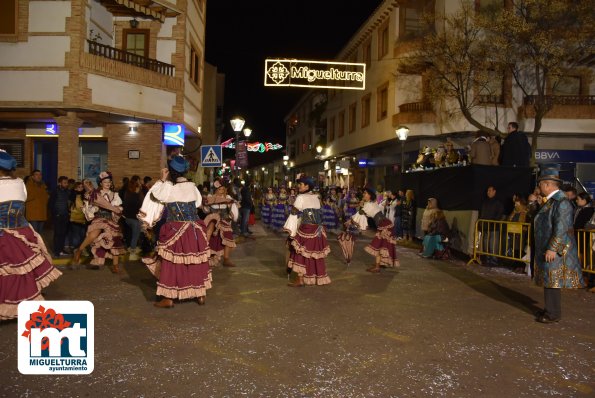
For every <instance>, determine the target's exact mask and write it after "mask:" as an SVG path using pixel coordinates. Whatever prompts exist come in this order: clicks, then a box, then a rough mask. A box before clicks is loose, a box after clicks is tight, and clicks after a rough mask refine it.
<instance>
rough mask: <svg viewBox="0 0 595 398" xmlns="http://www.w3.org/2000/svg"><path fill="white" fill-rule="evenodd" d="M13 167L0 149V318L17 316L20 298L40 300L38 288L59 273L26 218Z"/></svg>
mask: <svg viewBox="0 0 595 398" xmlns="http://www.w3.org/2000/svg"><path fill="white" fill-rule="evenodd" d="M16 166H17V162H16V160H15V159H14V158H13V157H12V156H11V155H10V154H8V153H7V152H5V151H3V150H0V248H1V251H0V253H1V260H0V263H1V267H0V271H2V272H0V321H4V320H8V319H14V318H17V315H18V305H19V303H20V302H22V301H34V300H43V299H44V298H43V296H42V295H41V289H43V288H44V287H46V286H48V285H49V284H50V283H51V282H53V281H54V280H56V279H57V278H58V277H59V276H60V275H62V273H61V272H60V271H58V270H57V269H56V268H54V266H53V265H52V258H51V257H50V255H49V254H48V252H47V249H46V247H45V244H44V243H43V239H42V238H41V236H40V235H39V234H38V233H37V232H35V230H33V228H32V227H31V226H30V224H29V223H28V222H27V220H26V219H25V201H26V200H27V191H26V189H25V184H24V182H23V180H21V179H20V178H16V177H15V176H14V171H15V169H16ZM40 179H41V177H40Z"/></svg>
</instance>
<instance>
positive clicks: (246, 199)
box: [240, 183, 254, 209]
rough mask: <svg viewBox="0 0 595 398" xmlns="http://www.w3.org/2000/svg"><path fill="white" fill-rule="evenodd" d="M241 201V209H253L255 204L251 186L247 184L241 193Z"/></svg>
mask: <svg viewBox="0 0 595 398" xmlns="http://www.w3.org/2000/svg"><path fill="white" fill-rule="evenodd" d="M240 195H241V201H240V207H241V208H243V209H252V208H253V207H254V202H253V201H252V193H251V192H250V185H249V184H247V183H246V185H244V186H243V187H242V189H241V191H240Z"/></svg>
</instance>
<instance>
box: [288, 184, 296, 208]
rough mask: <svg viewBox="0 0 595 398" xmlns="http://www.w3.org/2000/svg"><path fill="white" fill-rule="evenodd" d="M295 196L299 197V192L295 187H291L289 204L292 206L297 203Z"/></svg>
mask: <svg viewBox="0 0 595 398" xmlns="http://www.w3.org/2000/svg"><path fill="white" fill-rule="evenodd" d="M295 198H297V193H296V191H295V188H291V189H290V190H289V196H288V198H287V204H288V205H289V207H290V208H291V206H293V204H294V203H295Z"/></svg>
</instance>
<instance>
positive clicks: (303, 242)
mask: <svg viewBox="0 0 595 398" xmlns="http://www.w3.org/2000/svg"><path fill="white" fill-rule="evenodd" d="M330 252H331V248H330V247H329V245H328V242H327V240H326V230H325V229H324V227H323V226H322V225H316V224H302V225H300V227H299V228H298V230H297V233H296V235H295V236H294V237H293V238H292V239H291V243H290V246H289V263H288V264H287V266H288V267H289V268H291V269H292V270H293V271H294V272H296V273H297V274H298V275H300V276H302V277H303V278H304V283H305V284H306V285H327V284H329V283H331V278H329V276H328V275H327V273H326V264H325V262H324V259H325V258H326V256H328V254H329V253H330Z"/></svg>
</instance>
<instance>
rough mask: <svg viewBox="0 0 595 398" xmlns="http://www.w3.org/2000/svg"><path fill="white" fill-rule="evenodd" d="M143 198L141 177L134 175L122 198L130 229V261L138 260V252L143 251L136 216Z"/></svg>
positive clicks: (124, 213)
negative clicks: (139, 244) (139, 243)
mask: <svg viewBox="0 0 595 398" xmlns="http://www.w3.org/2000/svg"><path fill="white" fill-rule="evenodd" d="M143 199H144V195H143V193H142V186H141V183H140V177H138V176H133V177H132V178H131V179H130V181H129V182H128V189H126V192H124V198H123V200H122V208H123V211H122V215H123V216H124V222H125V223H126V225H127V226H128V228H129V229H130V235H129V239H128V240H127V243H128V253H129V255H128V260H129V261H136V260H138V259H139V256H138V254H139V253H140V251H141V250H140V247H139V246H138V240H139V238H140V221H139V220H138V218H137V217H136V216H137V214H138V212H139V210H140V208H141V206H142V204H143Z"/></svg>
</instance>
